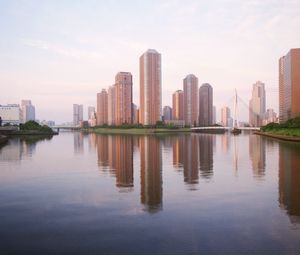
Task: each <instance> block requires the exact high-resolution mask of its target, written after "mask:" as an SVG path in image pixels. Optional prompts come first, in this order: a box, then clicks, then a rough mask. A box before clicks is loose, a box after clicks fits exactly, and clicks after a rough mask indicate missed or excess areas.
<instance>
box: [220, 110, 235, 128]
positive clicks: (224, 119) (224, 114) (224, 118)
mask: <svg viewBox="0 0 300 255" xmlns="http://www.w3.org/2000/svg"><path fill="white" fill-rule="evenodd" d="M230 119H232V118H231V116H230V109H229V107H227V106H224V107H222V109H221V124H222V126H224V127H231V125H230V124H231V123H229V121H230Z"/></svg>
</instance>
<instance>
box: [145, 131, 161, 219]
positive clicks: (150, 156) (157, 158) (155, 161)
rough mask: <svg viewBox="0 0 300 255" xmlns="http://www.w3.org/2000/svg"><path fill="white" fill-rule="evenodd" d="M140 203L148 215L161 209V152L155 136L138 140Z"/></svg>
mask: <svg viewBox="0 0 300 255" xmlns="http://www.w3.org/2000/svg"><path fill="white" fill-rule="evenodd" d="M140 155H141V203H142V204H144V206H145V209H146V210H147V211H149V212H150V213H155V212H157V211H159V210H161V209H162V151H161V144H160V141H159V140H158V139H157V138H156V137H155V136H143V137H141V138H140Z"/></svg>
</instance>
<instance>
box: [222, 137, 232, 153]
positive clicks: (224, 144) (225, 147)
mask: <svg viewBox="0 0 300 255" xmlns="http://www.w3.org/2000/svg"><path fill="white" fill-rule="evenodd" d="M221 146H222V151H223V152H224V153H227V152H228V150H229V146H230V136H229V135H228V134H224V135H222V137H221Z"/></svg>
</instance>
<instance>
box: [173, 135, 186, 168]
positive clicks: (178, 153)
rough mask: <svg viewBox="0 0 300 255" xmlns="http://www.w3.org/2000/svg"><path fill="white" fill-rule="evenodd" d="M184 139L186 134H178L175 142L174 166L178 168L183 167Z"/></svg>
mask: <svg viewBox="0 0 300 255" xmlns="http://www.w3.org/2000/svg"><path fill="white" fill-rule="evenodd" d="M184 141H185V136H184V135H180V136H176V137H175V141H174V142H173V166H174V167H176V168H181V167H183V157H184Z"/></svg>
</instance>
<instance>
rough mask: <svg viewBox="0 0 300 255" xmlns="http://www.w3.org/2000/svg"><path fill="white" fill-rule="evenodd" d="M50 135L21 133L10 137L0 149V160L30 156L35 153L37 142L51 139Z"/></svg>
mask: <svg viewBox="0 0 300 255" xmlns="http://www.w3.org/2000/svg"><path fill="white" fill-rule="evenodd" d="M52 137H53V136H52V135H22V136H19V137H17V138H13V139H10V140H9V142H8V143H7V144H6V145H5V146H4V147H3V148H1V150H0V160H3V161H15V160H20V159H22V158H23V157H31V156H32V155H33V154H34V153H35V150H36V145H37V143H39V142H42V141H47V140H51V139H52Z"/></svg>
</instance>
